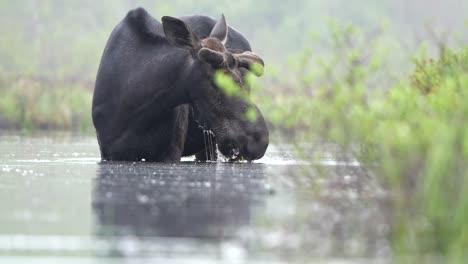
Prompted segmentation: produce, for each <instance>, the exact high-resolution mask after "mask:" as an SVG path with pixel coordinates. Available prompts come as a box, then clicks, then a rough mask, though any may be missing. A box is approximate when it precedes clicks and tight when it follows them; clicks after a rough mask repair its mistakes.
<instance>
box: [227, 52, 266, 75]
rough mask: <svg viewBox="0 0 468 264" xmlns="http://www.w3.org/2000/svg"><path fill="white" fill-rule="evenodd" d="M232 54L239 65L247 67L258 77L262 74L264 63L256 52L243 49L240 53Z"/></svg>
mask: <svg viewBox="0 0 468 264" xmlns="http://www.w3.org/2000/svg"><path fill="white" fill-rule="evenodd" d="M233 56H234V58H236V59H237V62H238V63H239V67H242V68H246V69H249V70H250V71H251V72H252V73H253V74H255V75H256V76H258V77H259V76H262V75H263V68H264V67H265V63H264V62H263V60H262V58H260V56H258V55H257V54H255V53H253V52H251V51H244V52H242V53H238V54H233Z"/></svg>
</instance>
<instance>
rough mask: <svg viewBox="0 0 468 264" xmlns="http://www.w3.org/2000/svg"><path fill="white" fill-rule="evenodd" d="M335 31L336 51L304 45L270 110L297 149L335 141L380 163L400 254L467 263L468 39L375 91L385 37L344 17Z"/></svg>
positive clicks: (404, 259)
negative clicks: (328, 53)
mask: <svg viewBox="0 0 468 264" xmlns="http://www.w3.org/2000/svg"><path fill="white" fill-rule="evenodd" d="M333 32H335V33H334V35H333V37H332V38H331V41H332V42H331V43H330V47H333V48H334V49H336V50H334V52H332V55H331V56H328V57H326V58H325V59H324V58H322V57H320V56H315V57H318V58H317V59H315V60H313V59H312V58H313V57H314V56H313V55H312V54H313V53H312V52H311V51H310V50H306V51H305V52H304V53H303V54H302V55H301V56H299V57H298V58H296V59H295V60H294V62H295V63H296V64H297V68H296V69H297V70H296V72H297V74H298V75H297V77H296V78H295V80H296V81H297V83H294V84H293V85H290V86H288V85H287V84H288V83H289V80H283V79H281V77H279V78H278V80H277V81H278V82H279V83H281V82H285V83H286V85H282V87H284V88H285V90H284V91H283V93H282V94H280V93H269V94H268V96H267V97H260V98H267V99H265V102H263V105H265V106H266V107H265V109H266V111H264V113H265V115H266V118H267V119H268V120H270V121H271V122H273V124H272V125H273V126H275V127H277V128H278V129H280V130H283V131H284V132H286V133H287V135H289V136H290V135H294V136H293V138H294V139H295V141H296V142H297V143H296V144H297V146H298V147H299V148H301V147H302V146H303V145H304V143H312V144H315V145H317V144H321V143H323V142H327V143H335V144H337V145H338V146H340V147H341V149H342V150H343V153H352V154H353V155H354V156H355V157H357V158H358V160H359V161H361V162H363V163H364V164H368V165H370V166H369V167H370V168H373V173H374V174H375V175H377V176H378V177H379V178H380V179H381V181H382V183H383V184H385V185H386V186H387V187H388V189H389V191H390V193H391V194H392V202H393V210H394V211H393V212H394V213H393V221H392V223H393V225H392V227H393V238H392V240H393V244H394V251H395V256H396V260H397V262H401V263H427V262H426V261H427V260H428V259H438V261H436V262H435V263H442V262H443V263H466V259H468V251H466V249H467V248H468V221H467V220H468V194H467V193H468V192H467V190H468V165H467V163H466V160H468V125H467V124H468V104H467V103H466V102H465V100H464V98H466V97H467V96H468V89H467V87H468V47H467V46H465V48H462V49H461V50H459V51H453V50H450V49H448V48H445V49H443V50H444V53H443V54H440V58H439V59H437V60H434V59H429V58H427V57H424V56H422V57H419V58H416V59H414V63H415V67H414V71H413V72H412V74H411V75H410V76H409V78H402V79H401V80H400V81H398V82H395V83H394V84H392V85H390V86H389V87H386V89H372V88H370V86H374V85H377V86H378V85H379V83H380V84H381V85H384V86H385V85H387V84H386V83H385V82H380V81H377V82H375V80H379V79H380V77H379V74H380V73H382V72H384V73H385V70H386V69H387V68H386V67H385V63H384V62H385V54H387V52H385V51H380V50H379V49H381V48H382V46H381V45H380V44H378V43H379V41H378V39H380V38H381V37H384V36H378V37H375V36H365V35H366V34H368V33H363V32H362V31H360V30H358V29H356V28H355V27H354V26H350V25H343V24H337V25H336V27H335V30H334V31H333ZM363 35H364V37H363ZM384 38H385V37H384ZM318 39H320V38H318ZM371 39H374V41H370V40H371ZM343 40H349V41H343ZM366 40H367V41H366ZM353 43H354V44H353ZM314 69H318V70H314ZM441 259H443V261H442V262H440V261H441Z"/></svg>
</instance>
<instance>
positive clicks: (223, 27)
mask: <svg viewBox="0 0 468 264" xmlns="http://www.w3.org/2000/svg"><path fill="white" fill-rule="evenodd" d="M227 35H228V26H227V23H226V18H225V17H224V14H221V18H220V19H218V22H216V24H215V25H214V27H213V29H212V30H211V33H210V37H214V38H217V39H219V40H220V41H221V43H223V44H226V40H227Z"/></svg>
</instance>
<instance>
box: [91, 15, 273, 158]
mask: <svg viewBox="0 0 468 264" xmlns="http://www.w3.org/2000/svg"><path fill="white" fill-rule="evenodd" d="M161 21H162V23H160V22H159V21H157V20H156V19H154V18H153V17H152V16H151V15H150V14H148V12H147V11H146V10H145V9H143V8H137V9H134V10H131V11H129V12H128V14H127V15H126V16H125V18H124V19H123V20H122V21H121V22H120V23H119V24H118V25H117V26H116V27H115V29H114V30H113V31H112V33H111V35H110V38H109V40H108V42H107V45H106V47H105V49H104V53H103V55H102V59H101V63H100V66H99V70H98V73H97V78H96V84H95V90H94V95H93V105H92V118H93V123H94V126H95V128H96V134H97V139H98V143H99V147H100V151H101V158H102V159H103V160H127V161H139V160H146V161H161V162H174V161H180V159H181V157H182V156H190V155H196V154H197V153H204V152H205V148H206V144H204V134H203V131H204V130H210V131H212V132H213V134H214V138H216V142H217V145H218V148H219V151H220V152H221V153H222V154H223V155H224V156H226V157H228V158H230V159H231V160H237V159H240V158H243V159H246V160H255V159H259V158H261V157H262V156H263V155H264V153H265V151H266V149H267V147H268V142H269V139H268V138H269V136H268V129H267V126H266V123H265V120H264V118H263V116H262V114H261V113H260V110H258V108H257V107H256V106H255V105H254V104H252V103H251V102H249V100H247V99H246V98H245V97H244V98H242V97H233V96H228V95H226V94H225V92H224V91H223V90H222V89H220V87H217V84H216V82H215V81H214V76H215V73H216V72H217V71H222V72H224V73H225V74H227V75H230V76H231V77H232V79H233V80H235V82H236V83H237V84H238V85H239V87H241V89H249V88H248V85H247V84H246V81H245V80H246V75H247V74H248V72H249V71H251V67H252V65H253V64H261V65H263V60H262V59H261V58H260V57H259V56H258V55H256V54H254V53H253V52H252V51H251V48H250V44H249V42H248V41H247V40H246V39H245V37H244V36H243V35H242V34H241V33H239V32H238V31H236V30H235V29H233V28H231V27H229V26H228V25H227V23H226V19H225V17H224V15H222V16H221V18H220V19H218V20H214V19H212V18H210V17H206V16H184V17H180V18H175V17H169V16H164V17H162V19H161ZM252 72H253V71H252ZM260 74H261V73H260V72H257V76H258V75H260ZM248 109H250V111H251V110H252V109H254V111H255V112H256V116H257V118H256V119H255V120H252V119H249V118H247V117H246V111H248Z"/></svg>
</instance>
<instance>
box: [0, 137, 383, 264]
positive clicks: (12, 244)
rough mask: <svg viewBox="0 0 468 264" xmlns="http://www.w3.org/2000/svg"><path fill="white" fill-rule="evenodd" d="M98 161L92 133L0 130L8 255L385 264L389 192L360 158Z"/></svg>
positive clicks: (0, 209) (272, 151)
mask: <svg viewBox="0 0 468 264" xmlns="http://www.w3.org/2000/svg"><path fill="white" fill-rule="evenodd" d="M307 159H308V160H309V161H307V162H306V161H302V160H301V159H297V158H295V155H294V150H293V149H292V148H291V147H288V146H285V145H276V146H275V145H273V146H271V147H270V148H269V151H268V152H267V155H266V157H265V158H263V159H262V160H260V161H257V162H255V163H250V164H249V163H234V164H233V163H194V162H193V161H191V159H190V158H188V159H184V161H183V162H182V163H178V164H157V163H146V162H139V163H113V162H107V163H99V152H98V148H97V144H96V141H95V139H94V138H93V137H91V136H85V137H84V136H79V135H78V136H77V135H70V134H53V135H50V134H49V135H29V136H24V135H23V136H16V135H12V134H11V133H3V136H0V214H1V215H0V263H388V262H390V255H391V252H390V244H389V241H388V239H389V232H390V228H389V224H390V223H389V220H388V219H389V217H388V208H387V207H388V205H387V202H386V201H387V194H386V193H385V191H384V190H383V189H382V188H381V186H379V184H378V183H377V181H376V180H375V178H374V177H373V176H372V175H371V174H369V173H368V172H367V171H366V170H364V169H363V168H361V167H360V166H359V164H358V163H356V162H344V161H340V160H336V159H333V155H332V154H331V153H330V152H329V151H326V150H325V149H324V150H321V151H315V152H313V153H312V152H311V153H310V156H309V157H308V158H307Z"/></svg>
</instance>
